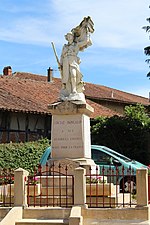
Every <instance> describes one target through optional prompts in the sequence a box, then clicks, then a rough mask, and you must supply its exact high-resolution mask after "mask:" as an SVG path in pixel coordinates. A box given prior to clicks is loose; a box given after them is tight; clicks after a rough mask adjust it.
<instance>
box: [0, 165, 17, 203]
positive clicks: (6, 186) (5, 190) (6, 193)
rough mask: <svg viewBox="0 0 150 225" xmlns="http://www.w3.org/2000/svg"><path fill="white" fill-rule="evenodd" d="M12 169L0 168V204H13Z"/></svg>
mask: <svg viewBox="0 0 150 225" xmlns="http://www.w3.org/2000/svg"><path fill="white" fill-rule="evenodd" d="M13 193H14V171H13V170H12V169H0V206H3V207H9V206H13V204H14V194H13Z"/></svg>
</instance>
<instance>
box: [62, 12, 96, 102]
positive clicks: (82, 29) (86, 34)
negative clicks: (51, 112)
mask: <svg viewBox="0 0 150 225" xmlns="http://www.w3.org/2000/svg"><path fill="white" fill-rule="evenodd" d="M93 32H94V23H93V21H92V20H91V18H90V17H89V16H88V17H85V18H84V19H83V20H82V22H81V23H80V24H79V26H77V27H75V28H73V29H72V30H71V32H69V33H67V34H66V35H65V38H66V40H67V41H68V43H67V44H65V45H64V46H63V49H62V53H61V58H60V67H61V75H62V90H61V93H60V98H61V100H82V101H85V96H84V94H83V91H84V83H83V81H82V74H81V72H80V68H79V64H80V63H81V60H80V58H79V57H78V56H77V55H78V52H79V51H83V50H84V49H85V48H87V47H88V46H90V45H92V41H91V39H90V33H93Z"/></svg>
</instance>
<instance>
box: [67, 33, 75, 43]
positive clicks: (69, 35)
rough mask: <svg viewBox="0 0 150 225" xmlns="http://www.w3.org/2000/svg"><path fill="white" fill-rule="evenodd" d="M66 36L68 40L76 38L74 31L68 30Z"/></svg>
mask: <svg viewBox="0 0 150 225" xmlns="http://www.w3.org/2000/svg"><path fill="white" fill-rule="evenodd" d="M65 38H66V40H67V41H70V40H73V39H74V36H73V33H72V32H68V33H67V34H66V35H65Z"/></svg>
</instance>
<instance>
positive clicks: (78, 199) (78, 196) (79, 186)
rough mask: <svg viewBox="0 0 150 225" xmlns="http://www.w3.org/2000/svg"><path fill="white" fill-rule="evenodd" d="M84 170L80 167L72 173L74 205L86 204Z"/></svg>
mask: <svg viewBox="0 0 150 225" xmlns="http://www.w3.org/2000/svg"><path fill="white" fill-rule="evenodd" d="M85 173H86V170H85V169H84V168H82V167H78V168H76V169H75V173H74V204H75V205H85V203H86V178H85Z"/></svg>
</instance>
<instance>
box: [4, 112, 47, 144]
mask: <svg viewBox="0 0 150 225" xmlns="http://www.w3.org/2000/svg"><path fill="white" fill-rule="evenodd" d="M50 130H51V116H49V115H41V114H30V113H21V112H20V113H19V112H16V113H15V112H9V111H0V143H6V142H10V141H12V142H21V141H22V142H25V141H33V140H38V139H40V138H42V137H47V138H50Z"/></svg>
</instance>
